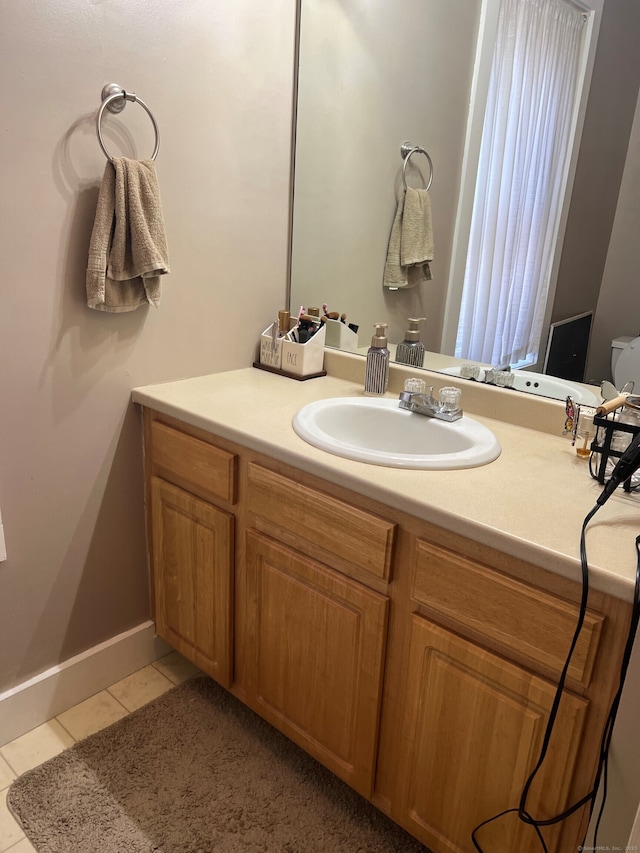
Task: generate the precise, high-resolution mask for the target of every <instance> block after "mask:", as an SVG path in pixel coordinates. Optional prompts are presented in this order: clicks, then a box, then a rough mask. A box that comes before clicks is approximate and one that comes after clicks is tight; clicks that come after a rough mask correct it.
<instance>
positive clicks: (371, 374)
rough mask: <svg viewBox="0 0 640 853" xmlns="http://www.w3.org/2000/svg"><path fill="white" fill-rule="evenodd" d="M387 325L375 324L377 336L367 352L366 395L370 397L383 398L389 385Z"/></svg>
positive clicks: (372, 339)
mask: <svg viewBox="0 0 640 853" xmlns="http://www.w3.org/2000/svg"><path fill="white" fill-rule="evenodd" d="M386 329H387V324H386V323H376V324H375V330H376V333H375V335H374V336H373V337H372V338H371V346H370V347H369V349H368V351H367V361H366V364H365V368H364V393H365V394H366V395H368V396H370V397H373V396H381V395H382V394H384V393H385V391H386V390H387V384H388V383H389V350H388V349H387V336H386V334H385V332H386Z"/></svg>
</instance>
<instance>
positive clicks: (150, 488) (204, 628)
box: [145, 413, 236, 688]
mask: <svg viewBox="0 0 640 853" xmlns="http://www.w3.org/2000/svg"><path fill="white" fill-rule="evenodd" d="M145 451H146V470H147V508H148V517H147V526H148V542H149V553H150V561H151V573H152V593H153V609H154V618H155V621H156V629H157V632H158V634H159V636H161V637H162V638H163V639H165V640H166V641H167V642H168V643H170V645H172V646H173V647H174V648H175V649H177V650H178V651H179V652H180V653H181V654H182V655H184V657H186V658H187V659H188V660H190V661H192V662H193V663H194V664H196V666H198V667H199V668H200V669H202V670H203V671H204V672H206V673H207V674H208V675H210V676H211V677H212V678H215V679H216V681H218V682H220V684H222V685H223V686H224V687H227V688H229V687H230V686H231V683H232V656H233V640H232V624H233V613H232V609H233V558H234V526H235V518H234V515H233V514H232V512H230V511H229V510H230V509H231V508H232V505H233V503H234V502H235V491H236V471H235V468H236V456H235V454H232V453H228V452H226V451H223V450H220V449H218V448H214V447H212V446H211V445H209V444H208V443H207V442H204V441H202V440H201V439H199V438H196V437H194V436H192V435H188V434H186V433H184V432H182V431H181V430H178V429H176V428H175V427H174V426H170V425H168V424H165V423H162V422H161V421H159V420H156V419H154V418H152V417H151V416H150V415H149V413H147V414H146V416H145ZM214 502H218V503H220V504H221V505H222V506H228V509H222V508H221V507H220V506H217V505H216V503H214Z"/></svg>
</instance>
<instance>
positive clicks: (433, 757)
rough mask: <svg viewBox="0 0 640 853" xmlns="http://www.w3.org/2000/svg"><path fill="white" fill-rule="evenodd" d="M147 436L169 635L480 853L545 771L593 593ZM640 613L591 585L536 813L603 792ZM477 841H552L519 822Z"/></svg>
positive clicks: (578, 835) (372, 795) (183, 432)
mask: <svg viewBox="0 0 640 853" xmlns="http://www.w3.org/2000/svg"><path fill="white" fill-rule="evenodd" d="M145 442H146V465H147V505H148V526H149V548H150V553H151V563H152V568H153V587H154V608H155V618H156V621H157V625H158V632H159V633H160V635H161V636H163V637H164V638H165V639H167V641H168V642H169V643H171V645H173V646H174V647H175V648H177V649H178V650H179V651H181V652H182V653H183V654H184V655H185V656H186V657H188V658H189V659H191V660H193V661H194V662H195V663H196V664H197V665H198V666H200V667H201V668H202V669H203V670H204V671H205V672H207V673H209V674H210V675H212V676H213V677H214V678H216V679H217V680H218V681H220V682H221V683H222V684H223V685H225V686H226V687H228V689H230V691H231V692H233V693H234V695H236V696H237V697H238V698H240V699H241V700H242V701H243V702H245V703H246V704H247V705H249V706H250V707H251V708H253V709H254V710H255V711H256V712H257V713H259V714H260V715H261V716H263V717H264V718H265V719H267V720H268V721H269V722H271V723H272V724H273V725H274V726H275V727H276V728H278V729H280V731H282V732H283V733H285V734H286V735H287V736H288V737H289V738H291V739H292V740H293V741H295V742H296V743H298V744H299V745H300V746H301V747H302V748H304V749H305V750H306V751H307V752H309V753H310V754H311V755H313V756H314V757H315V758H317V759H318V760H319V761H320V762H321V763H323V764H324V765H325V766H326V767H328V768H329V769H330V770H332V771H333V772H334V773H335V774H336V775H338V776H339V777H340V778H342V779H343V780H345V781H346V782H347V783H348V784H349V785H351V786H352V787H353V788H355V789H356V790H357V791H359V792H360V793H361V794H363V795H364V796H365V797H367V798H369V799H371V801H372V802H373V803H375V805H377V806H378V808H380V809H381V810H382V811H384V812H385V813H386V814H388V815H389V816H390V817H392V818H393V819H394V820H395V821H396V822H397V823H399V824H401V825H402V826H403V827H405V829H407V830H408V831H409V832H411V833H412V834H413V835H415V837H416V838H418V839H419V840H421V841H422V842H423V843H424V844H425V845H427V847H428V848H430V849H431V850H432V851H433V853H474V850H475V848H474V846H473V843H472V841H471V830H472V829H473V828H474V827H475V826H476V825H477V824H479V823H480V822H481V821H484V820H486V819H487V818H489V817H491V816H493V815H494V814H497V813H499V812H501V811H503V810H505V809H509V808H516V807H517V806H518V802H519V798H520V793H521V790H522V786H523V784H524V781H525V780H526V778H527V777H528V775H529V773H530V771H531V769H532V768H533V766H534V765H535V764H536V762H537V759H538V755H539V751H540V747H541V744H542V738H543V735H544V730H545V726H546V722H547V719H548V715H549V711H550V708H551V705H552V702H553V697H554V693H555V684H556V683H557V679H558V677H559V674H560V671H561V669H562V665H563V663H564V659H565V657H566V653H567V651H568V648H569V644H570V641H571V637H572V635H573V630H574V627H575V624H576V619H577V613H578V602H579V599H580V587H579V584H577V583H575V582H573V581H569V580H566V579H564V578H562V577H560V576H558V575H556V574H554V573H550V572H546V571H544V570H542V569H540V568H538V567H535V566H532V565H530V564H527V563H525V562H523V561H521V560H518V559H515V558H512V557H509V556H508V555H506V554H503V553H501V552H498V551H496V550H494V549H492V548H489V547H485V546H482V545H480V544H478V543H476V542H473V541H471V540H467V539H464V538H462V537H460V536H457V535H455V534H454V533H451V532H448V531H445V530H443V529H441V528H437V527H435V526H433V525H431V524H429V523H427V522H425V521H422V520H419V519H416V518H413V517H411V516H408V515H406V514H404V513H401V512H399V511H396V510H394V509H392V508H389V507H386V506H383V505H382V504H379V503H377V502H376V501H373V500H371V499H369V498H365V497H363V496H359V495H356V494H354V493H350V492H347V491H346V490H344V489H341V488H339V487H337V486H335V485H333V484H331V483H328V482H324V481H322V480H319V479H318V478H315V477H311V476H309V475H306V474H304V473H303V472H301V471H297V470H295V469H293V468H290V467H289V466H287V465H284V464H282V463H279V462H277V461H275V460H273V459H269V458H267V457H264V456H262V455H260V454H258V453H256V452H254V451H251V450H249V449H247V448H243V447H240V446H238V445H235V444H233V443H231V442H229V441H226V440H223V439H220V438H218V437H215V436H211V435H209V434H208V433H205V432H204V431H202V430H198V429H195V428H193V427H189V426H185V425H182V424H180V423H179V422H177V421H174V420H172V419H171V418H168V417H166V416H164V415H158V414H156V413H154V412H151V411H149V410H146V411H145ZM629 617H630V605H628V604H627V603H625V602H622V601H619V600H617V599H613V598H610V597H608V596H605V595H603V594H601V593H598V592H592V594H591V595H590V599H589V611H588V613H587V617H586V619H585V624H584V628H583V631H582V633H581V637H580V641H579V643H578V646H577V648H576V652H575V655H574V658H573V663H572V666H571V667H570V669H569V676H568V680H567V684H566V689H565V693H564V695H563V699H562V702H561V704H560V711H559V714H558V719H557V725H556V729H555V731H554V735H553V738H552V740H551V744H550V749H549V753H548V755H547V759H546V761H545V764H544V767H543V769H542V771H541V773H540V774H539V777H538V779H537V780H536V783H535V785H534V786H533V787H532V789H531V796H530V798H529V800H528V803H527V805H528V807H529V810H530V812H531V813H532V814H534V815H535V816H537V817H543V818H544V817H547V816H549V815H553V814H555V813H557V812H559V811H561V810H562V809H564V808H565V807H566V806H567V805H568V804H569V803H572V802H574V801H575V800H577V799H579V798H580V797H581V796H582V795H584V794H585V793H586V792H587V791H588V789H589V788H590V786H591V784H592V781H593V777H594V773H595V769H596V763H597V756H598V751H599V743H600V736H601V732H602V728H603V725H604V720H605V718H606V714H607V712H608V709H609V704H610V701H611V698H612V696H613V694H614V692H615V689H616V687H617V684H616V680H617V671H618V667H619V662H620V659H621V655H622V649H623V645H624V639H625V633H626V630H627V626H628V624H629ZM587 822H588V815H587V810H586V809H583V810H581V811H580V812H578V813H576V814H575V815H573V816H572V817H571V818H569V819H568V820H567V821H566V822H565V823H564V824H563V825H562V826H561V827H554V828H551V829H546V830H544V837H545V840H546V842H547V845H548V848H549V850H550V851H554V853H564V851H568V850H575V849H576V848H577V845H578V844H579V843H581V841H582V837H583V833H584V832H585V831H586V825H587ZM478 840H479V842H480V844H481V845H482V846H483V850H485V851H486V853H514V851H516V850H517V851H518V853H538V851H539V849H540V843H539V841H538V839H537V836H536V835H535V831H534V830H533V829H532V828H531V827H526V826H524V825H523V824H522V823H521V822H520V821H518V820H517V818H516V816H514V815H511V816H508V817H506V818H505V819H504V820H501V821H500V822H497V823H496V824H494V825H492V826H491V827H488V828H486V829H485V830H482V831H481V832H479V833H478Z"/></svg>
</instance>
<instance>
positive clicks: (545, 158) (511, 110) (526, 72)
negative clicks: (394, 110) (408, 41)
mask: <svg viewBox="0 0 640 853" xmlns="http://www.w3.org/2000/svg"><path fill="white" fill-rule="evenodd" d="M585 21H586V18H585V15H584V13H582V12H580V11H579V10H578V9H577V8H576V7H575V6H573V5H571V4H570V3H568V2H565V0H502V2H501V7H500V13H499V22H498V34H497V41H496V46H495V49H494V55H493V65H492V70H491V81H490V85H489V93H488V99H487V109H486V114H485V120H484V128H483V133H482V144H481V149H480V162H479V166H478V178H477V183H476V190H475V197H474V205H473V215H472V220H471V233H470V239H469V249H468V254H467V263H466V269H465V277H464V288H463V294H462V305H461V310H460V320H459V324H458V334H457V340H456V352H455V354H456V356H458V357H459V358H465V359H469V360H473V361H483V362H487V363H489V364H494V365H502V364H516V363H529V364H531V363H534V362H535V361H536V360H537V357H538V350H539V346H540V338H541V332H542V322H543V319H544V312H545V306H546V300H547V293H548V289H549V280H550V276H551V267H552V263H553V249H554V242H555V236H556V232H557V225H558V218H559V215H560V209H561V205H562V198H561V192H562V184H563V179H564V175H565V168H566V163H567V158H568V156H569V154H570V152H569V144H570V137H571V128H572V121H573V118H574V106H575V103H576V98H577V97H578V96H579V92H578V91H577V89H578V75H579V63H580V57H581V51H582V42H583V32H584V25H585Z"/></svg>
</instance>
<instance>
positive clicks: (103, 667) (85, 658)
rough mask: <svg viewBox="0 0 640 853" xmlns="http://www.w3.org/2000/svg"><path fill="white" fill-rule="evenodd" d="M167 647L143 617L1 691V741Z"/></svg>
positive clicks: (96, 690)
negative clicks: (100, 641)
mask: <svg viewBox="0 0 640 853" xmlns="http://www.w3.org/2000/svg"><path fill="white" fill-rule="evenodd" d="M170 651H171V648H170V646H168V645H167V644H166V643H165V642H164V640H161V639H160V638H159V637H157V636H156V634H155V623H153V622H151V621H149V622H143V623H142V624H141V625H138V626H136V627H135V628H131V630H129V631H125V632H124V633H123V634H118V635H117V636H116V637H112V638H111V639H109V640H106V641H105V642H104V643H100V644H99V645H97V646H94V647H93V648H91V649H87V650H86V651H84V652H82V653H81V654H79V655H76V656H75V657H72V658H69V660H66V661H64V662H63V663H61V664H58V665H56V666H52V667H51V669H48V670H46V671H45V672H41V673H40V674H39V675H36V676H34V677H33V678H30V679H29V680H28V681H24V682H23V683H22V684H18V685H16V687H12V688H11V689H10V690H6V691H5V692H4V693H0V746H3V745H4V744H5V743H8V742H9V741H10V740H13V739H14V738H17V737H20V735H23V734H25V733H26V732H28V731H31V729H33V728H35V727H36V726H39V725H41V724H42V723H45V722H46V721H47V720H50V719H51V718H52V717H55V716H56V715H57V714H61V713H62V712H63V711H66V710H68V709H69V708H71V707H73V706H74V705H77V704H78V702H82V701H84V700H85V699H88V698H89V697H90V696H93V695H94V694H95V693H99V692H100V691H101V690H104V689H105V687H109V686H110V685H112V684H115V683H116V682H117V681H120V679H122V678H125V677H126V676H127V675H131V673H132V672H135V671H136V670H138V669H141V668H142V667H143V666H147V665H148V664H150V663H153V661H155V660H158V658H160V657H162V656H163V655H165V654H167V653H168V652H170Z"/></svg>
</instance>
